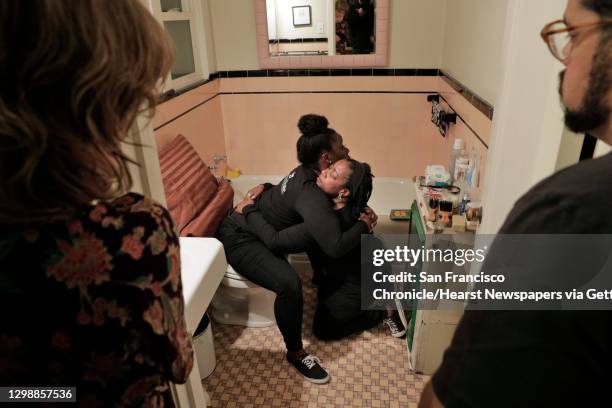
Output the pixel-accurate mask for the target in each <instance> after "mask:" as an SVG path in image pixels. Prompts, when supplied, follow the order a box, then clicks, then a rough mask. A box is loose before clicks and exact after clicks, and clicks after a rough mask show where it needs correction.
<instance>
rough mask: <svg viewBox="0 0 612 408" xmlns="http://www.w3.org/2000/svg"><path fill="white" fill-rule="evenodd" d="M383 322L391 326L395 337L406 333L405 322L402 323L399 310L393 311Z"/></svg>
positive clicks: (390, 328)
mask: <svg viewBox="0 0 612 408" xmlns="http://www.w3.org/2000/svg"><path fill="white" fill-rule="evenodd" d="M383 324H384V325H385V326H387V327H389V331H390V332H391V335H392V336H393V337H402V336H403V335H404V334H406V328H405V327H404V323H402V319H401V318H400V316H399V313H398V312H397V310H394V311H393V314H392V315H391V317H387V318H386V319H385V320H383Z"/></svg>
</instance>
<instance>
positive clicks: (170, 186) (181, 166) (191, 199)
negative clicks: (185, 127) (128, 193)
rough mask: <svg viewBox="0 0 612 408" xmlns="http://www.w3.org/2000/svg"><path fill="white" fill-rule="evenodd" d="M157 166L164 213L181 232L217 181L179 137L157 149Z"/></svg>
mask: <svg viewBox="0 0 612 408" xmlns="http://www.w3.org/2000/svg"><path fill="white" fill-rule="evenodd" d="M159 164H160V166H161V173H162V180H163V184H164V190H165V192H166V199H167V201H168V210H169V211H170V214H172V218H174V221H175V222H176V224H177V227H178V230H179V232H181V231H182V230H183V228H185V226H187V225H188V224H189V223H190V222H191V221H192V220H194V219H195V218H196V217H197V216H198V215H199V214H200V213H201V212H202V211H203V210H204V209H205V208H206V206H207V205H208V204H209V203H210V201H211V200H212V199H213V197H214V196H215V194H216V193H217V189H218V185H217V179H216V178H215V176H214V175H213V174H212V173H211V172H210V170H209V169H208V167H207V166H206V163H204V161H203V160H202V159H201V158H200V156H199V155H198V153H197V152H196V151H195V149H194V148H193V146H191V144H190V143H189V141H187V139H186V138H185V137H184V136H183V135H178V136H177V137H176V138H174V140H173V141H172V142H170V143H169V144H167V145H166V146H164V147H163V148H162V149H161V151H160V152H159Z"/></svg>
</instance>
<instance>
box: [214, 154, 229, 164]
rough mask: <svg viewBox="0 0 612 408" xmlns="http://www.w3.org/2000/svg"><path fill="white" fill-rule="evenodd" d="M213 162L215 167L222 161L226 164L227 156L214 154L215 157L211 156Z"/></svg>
mask: <svg viewBox="0 0 612 408" xmlns="http://www.w3.org/2000/svg"><path fill="white" fill-rule="evenodd" d="M213 161H214V162H215V165H216V164H218V163H219V162H220V161H224V162H225V163H227V156H226V155H223V156H221V155H220V154H217V153H215V155H214V156H213Z"/></svg>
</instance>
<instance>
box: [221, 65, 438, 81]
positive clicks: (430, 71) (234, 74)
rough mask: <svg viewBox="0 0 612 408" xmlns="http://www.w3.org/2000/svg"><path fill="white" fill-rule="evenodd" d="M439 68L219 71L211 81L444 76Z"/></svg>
mask: <svg viewBox="0 0 612 408" xmlns="http://www.w3.org/2000/svg"><path fill="white" fill-rule="evenodd" d="M441 72H442V71H440V70H439V69H437V68H297V69H284V68H283V69H257V70H239V71H218V72H214V73H212V74H210V76H209V79H211V80H213V79H217V78H247V77H277V76H442V75H441Z"/></svg>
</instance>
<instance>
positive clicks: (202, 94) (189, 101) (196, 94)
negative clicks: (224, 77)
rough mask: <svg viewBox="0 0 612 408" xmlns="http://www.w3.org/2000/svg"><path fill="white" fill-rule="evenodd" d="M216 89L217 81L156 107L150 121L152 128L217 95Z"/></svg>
mask: <svg viewBox="0 0 612 408" xmlns="http://www.w3.org/2000/svg"><path fill="white" fill-rule="evenodd" d="M218 87H219V85H218V83H217V81H212V82H208V83H206V84H204V85H202V86H199V87H197V88H195V89H192V90H190V91H188V92H185V93H184V94H182V95H179V96H178V97H175V98H172V99H170V100H168V101H166V102H164V103H162V104H160V105H158V106H157V108H156V111H155V116H154V117H153V120H152V125H153V128H157V127H159V126H160V125H162V124H164V123H166V122H167V121H169V120H171V119H172V118H174V117H176V116H178V115H180V114H181V113H183V112H185V111H186V110H189V109H191V108H193V107H194V106H196V105H198V104H199V103H202V102H203V101H205V100H207V99H210V98H212V97H213V96H215V95H216V94H217V91H218Z"/></svg>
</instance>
